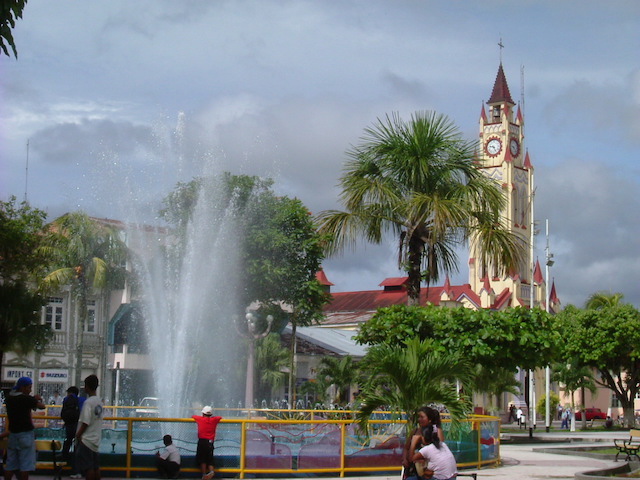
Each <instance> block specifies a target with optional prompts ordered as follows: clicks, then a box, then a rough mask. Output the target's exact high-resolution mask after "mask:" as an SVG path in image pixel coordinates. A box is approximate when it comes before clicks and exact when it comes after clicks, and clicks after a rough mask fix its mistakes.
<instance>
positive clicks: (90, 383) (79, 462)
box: [76, 375, 102, 480]
mask: <svg viewBox="0 0 640 480" xmlns="http://www.w3.org/2000/svg"><path fill="white" fill-rule="evenodd" d="M98 383H99V382H98V377H97V376H95V375H89V376H88V377H87V378H85V379H84V390H85V392H87V395H88V397H87V399H86V400H85V401H84V404H83V405H82V410H81V411H80V419H79V421H78V422H79V424H80V426H79V428H78V432H77V433H76V468H77V470H78V471H79V472H81V473H82V474H84V477H85V478H86V479H87V480H100V455H99V453H98V452H99V450H100V439H101V437H102V401H101V400H100V397H98V395H96V391H97V389H98Z"/></svg>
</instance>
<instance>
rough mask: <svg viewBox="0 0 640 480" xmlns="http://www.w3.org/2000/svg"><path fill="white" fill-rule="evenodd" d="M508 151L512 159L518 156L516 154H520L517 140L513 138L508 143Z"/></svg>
mask: <svg viewBox="0 0 640 480" xmlns="http://www.w3.org/2000/svg"><path fill="white" fill-rule="evenodd" d="M509 150H511V155H513V156H514V157H517V156H518V154H519V153H520V144H519V143H518V140H516V139H515V138H512V139H511V141H510V142H509Z"/></svg>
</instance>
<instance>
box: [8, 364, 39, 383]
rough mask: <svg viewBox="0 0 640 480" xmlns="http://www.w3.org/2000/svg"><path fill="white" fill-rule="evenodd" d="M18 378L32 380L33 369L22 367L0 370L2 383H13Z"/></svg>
mask: <svg viewBox="0 0 640 480" xmlns="http://www.w3.org/2000/svg"><path fill="white" fill-rule="evenodd" d="M20 377H29V378H33V368H24V367H3V368H2V381H3V382H15V381H16V380H18V379H19V378H20Z"/></svg>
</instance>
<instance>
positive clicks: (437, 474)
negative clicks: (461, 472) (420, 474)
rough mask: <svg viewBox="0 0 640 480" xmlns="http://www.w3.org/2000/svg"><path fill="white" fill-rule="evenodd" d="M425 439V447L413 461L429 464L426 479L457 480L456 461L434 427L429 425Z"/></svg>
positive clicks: (425, 430) (424, 435)
mask: <svg viewBox="0 0 640 480" xmlns="http://www.w3.org/2000/svg"><path fill="white" fill-rule="evenodd" d="M423 437H424V443H425V446H424V447H422V448H421V449H420V450H419V451H417V452H416V453H415V454H414V456H413V461H414V462H419V461H427V462H428V464H427V469H426V470H425V471H424V477H425V478H432V479H433V480H455V479H456V477H457V475H458V468H457V465H456V459H455V457H454V456H453V453H451V450H449V447H447V444H446V443H444V442H441V441H440V438H439V436H438V432H437V431H434V428H433V425H428V426H427V427H426V428H425V429H424V430H423Z"/></svg>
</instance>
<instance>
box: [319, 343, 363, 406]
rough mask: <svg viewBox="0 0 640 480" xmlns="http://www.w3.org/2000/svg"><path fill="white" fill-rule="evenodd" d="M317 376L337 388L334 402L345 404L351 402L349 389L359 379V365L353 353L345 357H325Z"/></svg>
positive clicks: (321, 361)
mask: <svg viewBox="0 0 640 480" xmlns="http://www.w3.org/2000/svg"><path fill="white" fill-rule="evenodd" d="M317 378H319V379H321V380H322V382H323V383H325V384H327V385H333V386H334V388H335V397H334V399H333V402H336V403H338V404H340V405H344V404H346V403H348V402H349V396H348V394H349V389H350V387H351V385H353V384H354V383H356V381H357V380H358V367H357V365H356V362H354V360H353V357H352V356H351V355H346V356H344V357H340V358H337V357H323V358H322V360H320V368H319V370H318V375H317Z"/></svg>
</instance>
